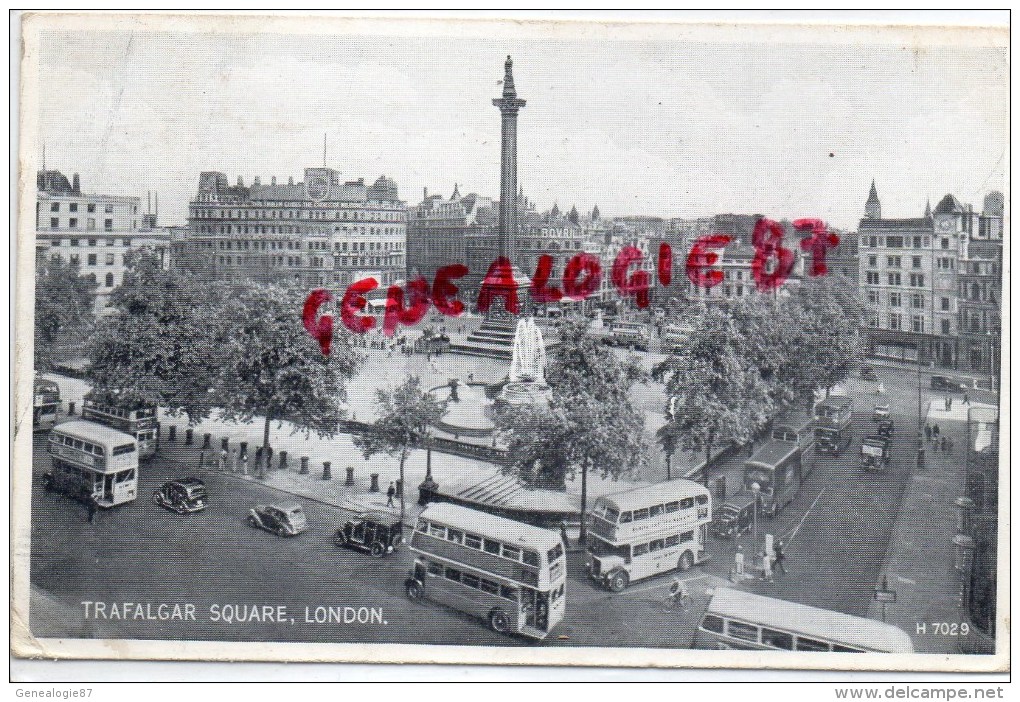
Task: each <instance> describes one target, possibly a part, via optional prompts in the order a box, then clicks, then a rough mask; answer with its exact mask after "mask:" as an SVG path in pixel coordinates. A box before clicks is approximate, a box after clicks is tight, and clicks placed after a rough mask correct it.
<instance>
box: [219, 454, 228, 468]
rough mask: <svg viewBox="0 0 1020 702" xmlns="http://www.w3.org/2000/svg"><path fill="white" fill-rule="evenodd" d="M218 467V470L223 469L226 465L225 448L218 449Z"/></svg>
mask: <svg viewBox="0 0 1020 702" xmlns="http://www.w3.org/2000/svg"><path fill="white" fill-rule="evenodd" d="M218 467H219V469H220V470H225V469H226V467H227V450H226V449H220V462H219V466H218Z"/></svg>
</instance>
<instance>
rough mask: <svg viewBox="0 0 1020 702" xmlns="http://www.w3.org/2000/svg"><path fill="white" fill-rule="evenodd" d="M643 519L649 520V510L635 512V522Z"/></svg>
mask: <svg viewBox="0 0 1020 702" xmlns="http://www.w3.org/2000/svg"><path fill="white" fill-rule="evenodd" d="M642 519H648V508H647V507H646V508H643V509H636V510H634V521H635V522H637V521H640V520H642Z"/></svg>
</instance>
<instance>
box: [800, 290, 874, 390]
mask: <svg viewBox="0 0 1020 702" xmlns="http://www.w3.org/2000/svg"><path fill="white" fill-rule="evenodd" d="M792 299H793V303H794V304H795V305H796V306H797V307H798V308H799V310H800V312H799V314H800V317H801V320H802V321H801V329H802V333H801V334H800V343H799V345H798V347H799V348H798V351H797V356H798V358H797V361H798V364H799V369H800V374H801V378H802V379H803V382H804V383H805V384H807V385H808V386H810V389H811V390H812V391H813V390H814V389H816V388H825V389H826V391H828V389H829V388H831V387H832V386H833V385H836V384H837V383H841V382H843V381H845V380H846V379H847V378H849V377H850V375H851V374H852V373H853V372H854V371H855V370H857V369H858V368H859V367H860V364H861V359H862V358H863V355H864V335H863V333H862V328H863V326H864V322H865V314H866V311H865V308H864V305H863V303H862V302H861V300H860V297H859V294H858V292H857V286H856V285H855V284H854V283H853V282H852V281H850V280H849V279H847V278H846V276H844V275H842V274H833V275H827V276H823V277H819V278H814V279H810V280H806V281H804V284H803V285H801V286H800V287H799V288H798V289H797V290H796V291H795V292H794V294H793V298H792Z"/></svg>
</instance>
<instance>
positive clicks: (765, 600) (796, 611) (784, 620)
mask: <svg viewBox="0 0 1020 702" xmlns="http://www.w3.org/2000/svg"><path fill="white" fill-rule="evenodd" d="M694 647H695V648H701V649H706V648H707V649H743V650H764V651H816V652H817V651H828V652H834V653H867V652H879V653H913V652H914V644H913V642H912V641H911V640H910V636H908V635H907V633H906V632H904V631H903V630H902V629H900V628H898V627H895V626H893V625H892V624H885V623H884V622H880V621H876V620H874V619H864V618H863V617H854V616H851V615H849V614H843V613H842V612H833V611H831V610H828V609H820V608H818V607H809V606H808V605H802V604H797V603H795V602H788V601H786V600H777V599H775V598H772V597H764V596H762V595H755V594H753V593H750V592H744V591H742V590H737V589H736V588H732V587H717V588H716V589H715V593H714V594H713V595H712V600H711V601H710V602H709V603H708V609H707V610H706V611H705V614H704V615H703V616H702V617H701V623H700V624H699V625H698V630H697V632H696V633H695V636H694Z"/></svg>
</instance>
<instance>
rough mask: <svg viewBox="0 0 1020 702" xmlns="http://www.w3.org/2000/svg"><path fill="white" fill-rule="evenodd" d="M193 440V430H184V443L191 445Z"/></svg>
mask: <svg viewBox="0 0 1020 702" xmlns="http://www.w3.org/2000/svg"><path fill="white" fill-rule="evenodd" d="M194 441H195V430H194V429H191V428H188V429H185V430H184V445H185V446H191V444H192V443H194Z"/></svg>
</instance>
